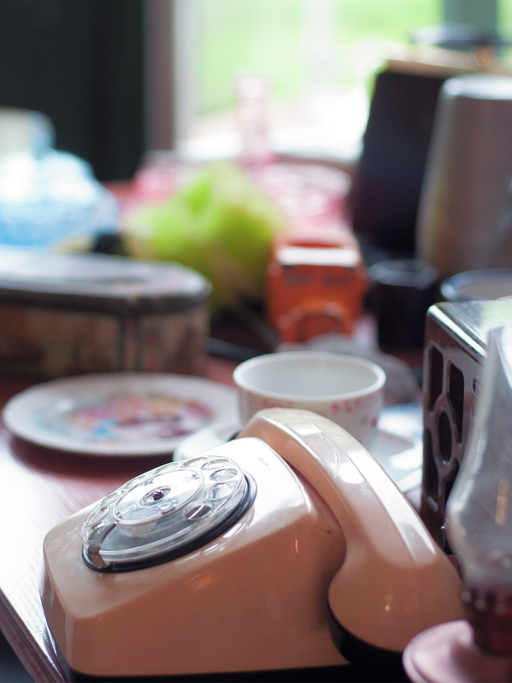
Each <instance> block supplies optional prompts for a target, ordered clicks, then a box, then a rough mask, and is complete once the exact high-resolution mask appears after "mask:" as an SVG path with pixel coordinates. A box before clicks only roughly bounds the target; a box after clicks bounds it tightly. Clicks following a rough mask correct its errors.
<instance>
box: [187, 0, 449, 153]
mask: <svg viewBox="0 0 512 683" xmlns="http://www.w3.org/2000/svg"><path fill="white" fill-rule="evenodd" d="M179 9H180V11H181V12H183V15H182V16H181V19H179V21H181V22H183V25H186V26H188V27H192V36H191V39H192V42H191V45H195V46H197V47H196V49H195V50H193V49H192V48H191V47H190V45H189V47H188V48H187V49H188V51H189V59H191V60H192V64H191V65H189V66H188V69H189V73H190V74H191V75H192V78H193V82H194V87H193V89H191V90H189V91H188V92H187V94H186V96H187V97H188V102H187V103H185V102H183V106H185V107H186V108H187V109H188V116H187V117H185V119H183V117H182V121H184V125H183V126H182V129H181V130H180V131H179V136H180V137H181V138H182V139H187V140H189V141H194V140H195V141H196V143H195V147H196V148H197V147H198V145H200V146H201V148H202V150H203V151H204V150H205V149H206V147H205V144H206V142H205V140H206V139H209V140H210V143H211V144H212V145H215V141H216V144H217V147H216V148H214V147H212V150H211V153H212V154H213V155H216V154H217V153H220V152H221V150H224V151H226V152H227V151H232V150H233V149H234V146H236V140H237V138H236V133H237V128H236V126H237V120H236V116H235V111H236V95H235V83H236V81H237V79H239V78H240V77H242V76H243V75H246V74H258V75H260V76H262V77H264V78H266V79H267V81H268V99H269V103H268V107H267V117H268V123H269V129H270V131H271V137H272V143H273V146H274V147H275V148H277V149H278V150H279V151H284V152H286V151H288V150H297V149H302V150H303V151H304V152H305V153H309V154H313V155H316V156H322V155H323V154H325V153H328V154H331V155H334V156H339V157H349V158H350V157H351V156H354V155H355V154H357V152H358V144H359V140H360V137H361V134H362V131H363V130H364V125H365V122H366V115H367V108H368V94H369V88H370V87H371V85H370V84H371V75H372V74H373V73H374V72H375V70H376V68H377V67H378V65H379V63H380V59H381V58H382V55H383V53H384V52H385V44H386V43H387V42H389V41H393V42H399V43H408V42H409V37H410V34H411V32H412V31H413V30H414V29H417V28H420V27H423V26H430V25H435V24H439V23H440V22H441V20H442V0H414V1H411V0H387V1H385V2H383V1H382V0H357V1H354V0H184V1H183V3H182V5H181V8H179ZM185 15H188V17H187V16H185ZM193 144H194V143H193Z"/></svg>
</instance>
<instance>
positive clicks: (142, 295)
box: [0, 246, 212, 315]
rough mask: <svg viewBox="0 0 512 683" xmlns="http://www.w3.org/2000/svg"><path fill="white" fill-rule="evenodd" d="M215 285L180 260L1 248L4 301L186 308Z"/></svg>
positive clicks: (119, 309)
mask: <svg viewBox="0 0 512 683" xmlns="http://www.w3.org/2000/svg"><path fill="white" fill-rule="evenodd" d="M211 289H212V286H211V284H210V282H209V281H208V280H206V278H204V277H203V276H202V275H200V274H199V273H197V272H196V271H194V270H192V269H190V268H185V267H184V266H181V265H179V264H177V263H161V262H158V263H153V262H147V261H137V260H133V259H130V258H125V257H122V256H106V255H103V254H57V253H52V252H49V251H43V250H33V249H20V248H13V247H5V246H2V247H1V248H0V302H2V303H10V304H22V305H26V306H30V305H40V306H46V307H51V308H66V309H80V310H94V311H97V312H110V313H121V314H131V315H132V314H134V313H164V312H172V311H184V310H188V309H190V308H194V307H195V306H197V305H199V304H201V303H203V302H205V301H206V300H207V299H208V296H209V294H210V292H211Z"/></svg>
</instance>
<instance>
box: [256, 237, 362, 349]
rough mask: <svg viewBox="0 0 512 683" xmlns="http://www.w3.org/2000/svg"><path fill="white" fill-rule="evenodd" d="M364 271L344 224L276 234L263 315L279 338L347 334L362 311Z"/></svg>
mask: <svg viewBox="0 0 512 683" xmlns="http://www.w3.org/2000/svg"><path fill="white" fill-rule="evenodd" d="M367 287H368V284H367V271H366V266H365V264H364V261H363V257H362V254H361V250H360V247H359V243H358V242H357V240H356V238H355V237H354V235H353V234H352V232H351V231H350V230H349V229H348V228H345V227H344V226H343V225H342V224H337V225H335V226H333V227H332V228H331V227H330V228H327V227H324V228H322V229H319V228H316V229H307V228H304V227H303V228H300V229H297V230H291V231H290V232H289V233H287V234H285V235H280V236H278V237H277V238H276V239H275V241H274V244H273V249H272V255H271V259H270V263H269V266H268V271H267V317H268V321H269V324H270V325H271V326H272V327H273V328H274V329H275V330H276V331H277V332H278V334H279V337H280V340H281V341H282V342H293V341H297V342H302V341H305V340H307V339H310V338H312V337H316V336H318V335H320V334H327V333H330V332H337V333H341V334H348V335H349V334H351V333H352V331H353V327H354V323H355V321H356V320H357V319H358V318H359V317H360V315H361V312H362V301H363V297H364V294H365V292H366V290H367Z"/></svg>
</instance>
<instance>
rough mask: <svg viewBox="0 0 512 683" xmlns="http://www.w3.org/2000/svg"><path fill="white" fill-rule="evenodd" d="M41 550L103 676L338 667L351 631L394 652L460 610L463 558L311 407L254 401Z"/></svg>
mask: <svg viewBox="0 0 512 683" xmlns="http://www.w3.org/2000/svg"><path fill="white" fill-rule="evenodd" d="M44 553H45V570H46V571H45V582H44V588H43V596H42V600H43V606H44V610H45V613H46V617H47V620H48V624H49V627H50V630H51V632H52V634H53V637H54V639H55V642H56V644H57V647H58V649H59V651H60V653H61V655H62V657H63V658H64V660H65V662H66V663H67V665H68V666H69V667H70V668H71V669H72V670H74V671H76V672H80V673H81V674H86V675H90V676H97V677H102V678H106V677H111V676H121V677H129V676H136V677H139V679H140V677H141V676H143V677H148V676H173V675H176V676H184V675H186V674H203V673H204V674H206V673H219V672H248V671H262V670H278V669H295V668H303V667H320V666H340V665H344V664H347V663H348V662H349V661H351V662H353V660H354V658H357V656H358V655H357V654H354V653H356V651H357V649H358V648H357V647H354V644H355V645H356V646H357V645H361V647H362V650H363V651H365V653H366V655H367V654H368V652H369V651H371V652H372V653H373V655H374V656H376V657H377V659H378V656H377V653H380V654H384V655H385V654H386V653H387V655H390V656H392V653H395V655H396V656H397V657H399V655H400V653H401V651H402V650H403V649H404V648H405V646H406V645H407V643H408V642H409V641H410V640H411V638H412V637H413V636H415V635H416V634H417V633H419V632H420V631H423V630H424V629H426V628H428V627H430V626H433V625H435V624H438V623H440V622H444V621H448V620H453V619H458V618H460V617H461V615H462V607H461V602H460V581H459V577H458V575H457V572H456V571H455V569H454V567H453V566H452V564H451V563H450V561H449V559H448V558H447V556H446V555H444V554H443V553H442V551H441V550H440V549H439V548H438V546H436V544H435V543H434V542H433V540H432V538H431V536H430V535H429V533H428V531H427V530H426V529H425V527H424V525H423V523H422V522H421V520H420V518H419V517H418V515H417V514H416V512H415V511H414V509H413V508H412V507H411V506H410V504H409V503H408V501H407V500H406V499H405V497H404V496H403V495H402V493H401V492H400V491H399V490H398V488H397V487H396V486H395V484H394V483H393V481H392V480H391V479H390V478H389V477H388V475H387V474H386V473H385V472H384V470H383V469H382V468H381V467H380V465H379V464H378V463H377V462H376V461H375V460H374V459H373V457H372V456H371V455H370V454H369V453H368V452H367V451H366V450H365V449H364V448H363V447H362V446H361V445H360V444H359V443H358V442H357V441H355V439H354V438H353V437H351V436H350V435H349V434H348V433H347V432H346V431H345V430H343V429H342V428H341V427H339V426H338V425H336V424H334V423H333V422H331V421H330V420H328V419H326V418H324V417H321V416H319V415H317V414H315V413H310V412H307V411H298V410H291V409H281V408H273V409H269V410H264V411H261V412H260V413H258V414H257V415H256V416H255V417H254V418H253V419H252V420H251V421H250V422H249V424H248V425H247V426H246V427H245V428H244V429H243V430H242V432H241V433H240V434H239V435H238V437H237V438H236V439H234V440H232V441H229V442H227V443H225V444H223V445H221V446H219V447H216V448H213V449H211V450H209V451H206V452H204V453H202V454H200V455H198V456H197V457H195V458H191V459H188V460H183V461H179V462H174V463H170V464H168V465H163V466H161V467H159V468H156V469H154V470H151V471H150V472H147V473H146V474H144V475H141V476H139V477H136V478H135V479H132V480H131V481H129V482H128V483H127V484H125V485H124V486H122V487H121V488H120V489H118V490H117V491H115V492H114V493H112V494H110V495H109V496H107V497H106V498H104V499H103V500H102V501H100V502H99V503H98V504H96V505H93V506H91V507H89V508H87V509H86V510H83V511H82V512H79V513H77V514H75V515H74V516H72V517H71V518H69V519H68V520H67V521H65V522H64V523H62V524H60V525H59V526H57V527H56V528H54V529H53V530H52V531H51V532H50V533H49V534H48V535H47V537H46V539H45V543H44ZM360 649H361V648H360Z"/></svg>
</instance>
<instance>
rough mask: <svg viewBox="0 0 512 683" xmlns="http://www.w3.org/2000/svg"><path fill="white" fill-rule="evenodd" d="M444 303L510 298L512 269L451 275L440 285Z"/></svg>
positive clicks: (474, 271) (495, 269)
mask: <svg viewBox="0 0 512 683" xmlns="http://www.w3.org/2000/svg"><path fill="white" fill-rule="evenodd" d="M441 294H442V296H443V299H444V300H445V301H475V300H481V299H502V298H504V297H510V296H512V269H502V268H490V269H486V270H473V271H467V272H465V273H458V274H457V275H452V277H449V278H447V279H446V280H445V281H444V282H442V283H441Z"/></svg>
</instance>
